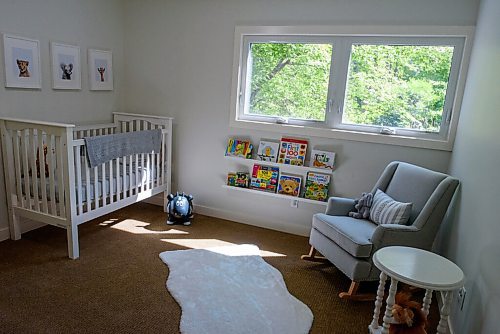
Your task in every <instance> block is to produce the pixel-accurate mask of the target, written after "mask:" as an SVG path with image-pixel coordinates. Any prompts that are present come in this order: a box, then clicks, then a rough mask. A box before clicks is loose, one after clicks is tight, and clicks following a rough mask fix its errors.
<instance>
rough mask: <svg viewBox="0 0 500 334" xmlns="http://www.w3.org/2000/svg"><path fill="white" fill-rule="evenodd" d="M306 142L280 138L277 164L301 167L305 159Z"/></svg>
mask: <svg viewBox="0 0 500 334" xmlns="http://www.w3.org/2000/svg"><path fill="white" fill-rule="evenodd" d="M306 151H307V140H303V139H295V138H281V142H280V151H279V154H278V163H282V164H286V165H297V166H303V165H304V161H305V159H306Z"/></svg>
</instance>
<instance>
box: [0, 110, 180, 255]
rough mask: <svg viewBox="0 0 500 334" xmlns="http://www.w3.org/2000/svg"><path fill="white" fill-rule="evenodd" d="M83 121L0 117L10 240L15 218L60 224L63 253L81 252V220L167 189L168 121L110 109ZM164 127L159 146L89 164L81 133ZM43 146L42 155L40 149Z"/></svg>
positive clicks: (17, 231)
mask: <svg viewBox="0 0 500 334" xmlns="http://www.w3.org/2000/svg"><path fill="white" fill-rule="evenodd" d="M113 121H114V122H113V123H108V124H97V125H88V126H75V125H71V124H60V123H49V122H39V121H31V120H21V119H12V118H2V119H0V131H1V135H2V152H3V163H4V172H5V184H6V191H7V202H8V203H7V204H8V210H9V226H10V235H11V239H14V240H18V239H20V238H21V230H20V226H19V218H20V217H24V218H27V219H31V220H36V221H40V222H43V223H46V224H50V225H54V226H58V227H61V228H65V229H66V231H67V240H68V253H69V257H70V258H72V259H77V258H78V257H79V246H78V225H80V224H82V223H84V222H87V221H89V220H92V219H94V218H97V217H99V216H102V215H105V214H107V213H110V212H113V211H115V210H118V209H120V208H123V207H125V206H127V205H130V204H133V203H136V202H138V201H141V200H143V199H146V198H149V197H151V196H154V195H156V194H159V193H162V192H163V193H164V201H165V200H166V195H165V194H167V195H168V194H169V193H170V184H171V161H172V153H171V152H172V118H169V117H159V116H147V115H138V114H126V113H113ZM151 129H161V130H162V136H161V138H162V139H161V150H160V152H156V153H144V154H134V155H130V156H125V157H121V158H116V159H113V160H111V161H109V162H107V163H104V164H102V165H100V166H97V167H94V168H90V167H89V163H88V159H87V157H86V147H85V142H84V140H83V139H82V138H83V137H90V136H99V135H106V134H113V133H120V132H121V133H123V132H130V131H140V130H151ZM44 150H45V152H46V153H45V154H44Z"/></svg>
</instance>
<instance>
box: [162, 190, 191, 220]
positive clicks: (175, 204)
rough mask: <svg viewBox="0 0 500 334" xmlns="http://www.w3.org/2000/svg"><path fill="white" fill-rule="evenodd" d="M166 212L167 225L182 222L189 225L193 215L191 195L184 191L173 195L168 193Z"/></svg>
mask: <svg viewBox="0 0 500 334" xmlns="http://www.w3.org/2000/svg"><path fill="white" fill-rule="evenodd" d="M167 199H168V204H167V212H168V219H167V225H173V224H176V223H178V224H183V225H185V226H187V225H191V219H192V218H193V217H194V215H193V196H191V195H185V194H184V193H181V194H179V192H177V193H176V194H175V195H174V194H170V195H168V196H167Z"/></svg>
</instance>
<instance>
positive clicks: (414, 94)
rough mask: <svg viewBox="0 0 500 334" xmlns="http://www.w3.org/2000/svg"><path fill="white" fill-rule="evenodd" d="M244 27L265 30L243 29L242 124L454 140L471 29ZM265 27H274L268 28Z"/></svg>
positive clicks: (236, 97)
mask: <svg viewBox="0 0 500 334" xmlns="http://www.w3.org/2000/svg"><path fill="white" fill-rule="evenodd" d="M244 28H245V29H246V30H250V31H252V30H255V31H257V32H258V33H256V34H252V33H240V35H238V28H237V35H238V36H236V39H235V42H236V47H237V50H235V61H236V63H235V66H237V67H236V68H235V69H237V70H235V72H234V74H235V75H237V76H238V79H237V80H236V81H235V82H237V83H238V85H237V87H236V88H235V90H236V91H234V90H233V98H232V100H233V101H234V103H235V104H233V106H235V109H232V115H233V116H232V117H233V120H234V122H233V121H231V122H232V123H231V124H233V125H234V126H243V127H254V128H259V129H263V128H265V129H270V130H272V129H276V130H278V131H280V132H283V126H286V130H292V131H295V133H299V134H301V133H300V132H299V129H303V132H308V133H309V134H313V135H319V136H322V135H325V136H326V137H335V136H340V137H339V138H347V139H353V140H370V141H375V142H388V143H394V144H399V143H403V145H408V146H413V145H414V143H415V141H414V139H418V138H421V139H424V140H431V141H433V142H437V141H440V142H442V143H444V144H443V145H441V146H440V147H451V145H449V144H450V142H451V143H452V140H451V141H450V137H449V135H450V133H452V132H453V133H454V131H451V130H450V129H451V128H452V127H453V129H456V122H457V117H455V116H454V114H453V112H454V110H453V109H454V107H455V106H456V105H458V106H460V101H461V96H459V98H458V99H457V98H456V96H455V95H456V94H457V92H458V94H460V93H461V92H462V91H463V86H464V80H463V77H462V78H460V77H459V70H460V68H461V67H462V60H463V59H462V58H463V57H464V55H467V59H466V61H468V54H469V51H470V46H469V45H470V43H469V44H467V51H466V50H465V48H466V40H467V38H469V35H471V33H470V31H468V30H467V29H465V28H464V29H463V33H461V34H457V35H453V34H450V33H449V32H446V33H443V34H442V35H440V34H437V35H436V36H432V35H431V34H429V33H428V32H427V31H425V29H422V28H420V30H421V31H425V33H423V34H422V37H418V33H411V34H408V36H406V37H405V36H404V35H401V34H395V35H390V34H387V35H383V34H377V33H372V32H368V35H366V36H364V35H362V34H360V33H356V34H355V35H349V34H348V33H346V32H345V31H346V29H344V32H343V33H342V34H340V35H335V34H331V35H329V34H327V33H326V34H325V33H324V30H323V31H322V32H321V33H320V34H314V33H311V31H315V30H314V29H313V28H311V29H309V30H308V33H306V34H304V35H301V34H300V33H293V34H292V33H290V31H294V32H295V31H300V30H301V29H304V28H303V27H279V28H282V29H281V30H283V31H285V33H284V34H283V35H280V34H279V33H276V32H279V30H280V29H278V28H276V27H244ZM349 28H351V27H349ZM385 28H387V27H385ZM455 28H456V27H455ZM245 29H242V30H245ZM266 29H269V30H270V31H273V34H269V35H267V34H265V33H262V32H263V31H265V30H266ZM416 29H417V31H418V30H419V28H416ZM433 29H437V30H439V29H440V28H436V27H434V28H433ZM306 30H307V29H306ZM355 30H356V29H355ZM358 30H361V29H358ZM388 30H391V29H388ZM444 30H446V29H444ZM392 31H399V29H393V30H392ZM238 38H240V39H238ZM466 52H467V54H466ZM459 78H460V81H459ZM235 93H236V94H235ZM457 101H458V102H457ZM240 121H242V123H239V122H240ZM452 123H453V125H452ZM251 124H255V125H251ZM266 124H267V125H266ZM276 124H278V125H276ZM273 126H274V127H276V128H274V127H273ZM293 126H295V128H292V127H293ZM313 129H317V130H313ZM363 133H367V134H368V133H371V134H392V135H396V137H394V138H393V139H382V137H380V139H377V138H376V137H374V136H373V135H372V136H370V137H366V136H365V137H363V136H362V135H363ZM359 136H361V137H362V138H364V139H358V137H359ZM361 137H359V138H361ZM386 138H387V136H386ZM404 138H407V140H406V141H405V139H404ZM419 145H420V144H418V143H417V145H416V146H419ZM422 145H423V146H420V147H427V146H426V144H425V145H424V144H422ZM431 146H432V144H431ZM445 149H446V148H445Z"/></svg>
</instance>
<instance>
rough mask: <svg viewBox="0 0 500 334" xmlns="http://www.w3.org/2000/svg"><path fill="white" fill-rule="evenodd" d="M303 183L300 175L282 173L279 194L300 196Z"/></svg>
mask: <svg viewBox="0 0 500 334" xmlns="http://www.w3.org/2000/svg"><path fill="white" fill-rule="evenodd" d="M301 183H302V177H300V175H293V174H284V173H282V174H281V175H280V179H279V182H278V194H282V195H289V196H299V194H300V184H301Z"/></svg>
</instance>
